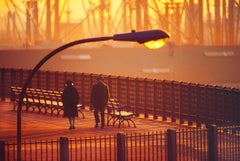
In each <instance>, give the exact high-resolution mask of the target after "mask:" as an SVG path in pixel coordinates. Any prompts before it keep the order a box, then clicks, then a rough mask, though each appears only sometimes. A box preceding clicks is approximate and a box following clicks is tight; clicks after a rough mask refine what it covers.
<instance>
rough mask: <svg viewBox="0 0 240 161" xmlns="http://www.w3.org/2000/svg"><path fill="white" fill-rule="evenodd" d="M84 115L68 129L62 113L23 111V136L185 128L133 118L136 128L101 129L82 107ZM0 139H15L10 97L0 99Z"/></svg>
mask: <svg viewBox="0 0 240 161" xmlns="http://www.w3.org/2000/svg"><path fill="white" fill-rule="evenodd" d="M83 112H84V114H85V119H83V118H82V117H81V115H80V117H78V118H76V120H75V121H76V122H75V127H76V129H74V130H69V129H68V128H69V125H68V119H67V118H63V117H62V116H59V117H57V116H55V115H53V116H51V115H49V114H47V115H44V114H38V113H34V112H28V113H27V112H22V139H23V140H24V139H27V140H28V139H37V140H38V139H54V138H55V139H56V138H59V137H61V136H67V137H69V138H75V137H81V136H83V137H89V136H99V135H101V136H103V135H114V134H116V133H119V132H123V133H135V132H141V133H144V132H151V131H160V130H167V129H179V128H188V127H187V126H185V125H179V124H177V123H171V122H162V121H160V120H152V119H145V118H141V117H136V118H134V121H135V123H136V126H137V127H136V128H134V127H132V126H130V127H128V126H124V127H121V128H118V127H117V126H116V127H112V126H105V128H104V129H101V128H94V117H93V112H92V111H89V110H87V109H86V110H83ZM0 119H1V121H0V140H11V141H14V140H16V138H17V112H16V111H13V103H12V102H10V101H8V100H7V101H1V102H0Z"/></svg>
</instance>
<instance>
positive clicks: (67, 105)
mask: <svg viewBox="0 0 240 161" xmlns="http://www.w3.org/2000/svg"><path fill="white" fill-rule="evenodd" d="M79 99H80V97H79V94H78V91H77V89H76V88H75V87H74V84H73V82H72V81H71V80H68V81H66V83H65V89H64V90H63V94H62V102H63V107H64V113H63V117H68V120H69V124H70V127H69V129H70V130H71V129H75V126H74V122H75V117H77V116H78V109H77V105H78V102H79Z"/></svg>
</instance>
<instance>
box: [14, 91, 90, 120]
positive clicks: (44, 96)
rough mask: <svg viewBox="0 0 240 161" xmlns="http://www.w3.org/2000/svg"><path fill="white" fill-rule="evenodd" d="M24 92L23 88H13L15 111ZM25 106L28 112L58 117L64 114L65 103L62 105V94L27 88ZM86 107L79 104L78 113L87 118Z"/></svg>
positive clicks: (24, 99)
mask: <svg viewBox="0 0 240 161" xmlns="http://www.w3.org/2000/svg"><path fill="white" fill-rule="evenodd" d="M21 91H22V87H15V86H12V87H11V92H12V99H13V101H14V105H13V110H16V107H18V102H19V96H20V93H21ZM23 105H24V106H25V110H26V112H28V111H29V110H31V111H33V112H35V111H36V110H37V112H38V113H44V114H47V113H50V114H51V115H53V114H56V115H57V116H59V115H62V114H63V103H62V92H61V91H55V90H46V89H36V88H27V90H26V94H25V96H24V98H23ZM83 108H84V107H83V106H82V105H81V104H78V111H79V112H80V113H81V115H82V117H83V118H85V116H84V114H83V112H82V109H83Z"/></svg>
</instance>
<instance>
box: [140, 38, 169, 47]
mask: <svg viewBox="0 0 240 161" xmlns="http://www.w3.org/2000/svg"><path fill="white" fill-rule="evenodd" d="M167 40H168V38H165V39H159V40H152V41H148V42H145V43H144V45H145V46H146V47H147V48H149V49H159V48H161V47H163V46H164V45H165V44H166V42H167Z"/></svg>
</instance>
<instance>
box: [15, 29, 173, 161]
mask: <svg viewBox="0 0 240 161" xmlns="http://www.w3.org/2000/svg"><path fill="white" fill-rule="evenodd" d="M168 38H169V35H168V34H167V33H166V32H164V31H162V30H150V31H141V32H135V31H132V32H130V33H123V34H116V35H113V36H106V37H97V38H88V39H82V40H76V41H72V42H70V43H67V44H64V45H62V46H60V47H58V48H57V49H55V50H53V51H52V52H50V53H49V54H47V55H46V56H45V57H44V58H43V59H42V60H40V61H39V63H38V64H37V65H36V66H35V67H34V68H33V70H32V71H31V73H30V74H29V76H28V78H27V80H26V82H25V83H24V84H23V86H22V91H21V93H20V96H19V103H18V110H17V160H18V161H21V135H22V134H21V132H22V128H21V111H22V104H23V98H24V96H25V94H26V89H27V87H28V85H29V83H30V82H31V80H32V78H33V76H34V75H35V73H36V72H37V71H38V70H39V68H40V67H41V66H42V65H43V64H44V63H45V62H46V61H47V60H48V59H50V58H51V57H53V56H54V55H56V54H57V53H58V52H60V51H62V50H64V49H66V48H69V47H71V46H74V45H78V44H83V43H88V42H98V41H107V40H114V41H133V42H138V43H140V44H142V43H148V44H146V46H149V47H150V48H151V49H152V48H153V46H156V47H158V48H159V47H161V46H162V45H163V44H164V43H163V42H166V41H167V39H168ZM149 42H150V43H149Z"/></svg>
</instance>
